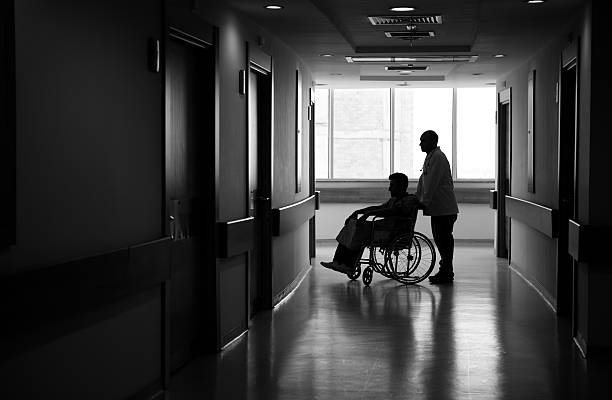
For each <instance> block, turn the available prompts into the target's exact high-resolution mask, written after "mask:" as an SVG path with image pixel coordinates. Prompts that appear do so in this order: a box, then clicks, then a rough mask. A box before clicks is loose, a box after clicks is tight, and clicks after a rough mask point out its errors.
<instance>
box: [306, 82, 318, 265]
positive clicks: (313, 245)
mask: <svg viewBox="0 0 612 400" xmlns="http://www.w3.org/2000/svg"><path fill="white" fill-rule="evenodd" d="M309 93H310V101H309V104H308V160H309V162H308V168H309V169H308V171H309V173H308V176H309V189H310V190H309V193H308V194H309V195H310V196H312V195H314V194H315V190H316V187H315V172H314V171H315V150H314V149H315V111H316V109H315V108H316V107H315V102H314V101H315V96H314V88H310V90H309ZM316 231H317V230H316V219H315V218H311V219H310V222H309V237H310V261H311V263H312V260H313V259H314V258H315V257H316V256H317V254H316V251H317V250H316V249H317V242H316V240H317V238H316Z"/></svg>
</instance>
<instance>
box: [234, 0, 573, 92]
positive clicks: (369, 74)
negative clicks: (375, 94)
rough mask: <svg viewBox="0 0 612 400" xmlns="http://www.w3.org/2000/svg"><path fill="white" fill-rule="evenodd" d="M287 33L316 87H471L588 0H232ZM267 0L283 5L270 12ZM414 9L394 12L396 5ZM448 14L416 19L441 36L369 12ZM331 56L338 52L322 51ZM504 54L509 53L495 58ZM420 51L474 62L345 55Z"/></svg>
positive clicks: (538, 43) (549, 34) (511, 64)
mask: <svg viewBox="0 0 612 400" xmlns="http://www.w3.org/2000/svg"><path fill="white" fill-rule="evenodd" d="M226 2H227V3H228V4H229V5H230V6H231V7H233V8H234V9H236V10H237V11H239V12H241V13H243V14H245V15H246V16H247V17H248V18H249V19H251V20H253V21H255V22H256V23H257V24H259V25H260V26H261V27H263V28H264V29H265V30H267V31H269V32H270V33H273V34H274V35H275V36H277V37H279V38H281V39H282V40H283V41H284V42H285V43H286V44H287V45H289V46H290V47H292V48H293V49H294V50H295V51H296V52H297V54H298V55H299V57H300V58H301V59H302V60H303V61H304V62H305V63H306V64H307V65H308V67H309V68H310V70H311V71H312V73H313V79H314V81H315V83H316V84H317V85H320V86H323V87H324V86H326V85H327V86H329V87H394V86H396V85H403V86H411V87H423V86H427V87H449V86H457V87H465V86H484V85H487V84H489V85H491V84H492V83H494V82H495V80H496V79H501V78H502V77H503V76H504V75H506V74H507V73H509V72H510V71H512V70H513V69H514V68H516V67H518V66H519V65H521V64H523V63H524V62H525V61H527V60H528V59H529V57H530V56H532V55H533V54H534V53H535V52H537V50H538V49H540V48H542V47H543V46H544V45H546V44H547V42H548V41H550V40H551V39H553V38H554V37H556V36H558V35H559V34H561V33H562V32H563V30H564V28H565V27H566V26H567V25H568V24H569V23H571V22H572V20H573V18H574V17H575V16H576V13H577V12H578V10H579V7H580V5H581V3H583V2H584V0H548V1H546V2H544V3H542V4H528V3H526V2H525V1H524V0H406V1H402V0H395V1H389V0H269V1H266V0H226ZM267 4H278V5H281V6H283V7H284V8H283V9H282V10H267V9H265V8H264V6H265V5H267ZM396 6H409V7H414V8H415V11H411V12H394V11H390V10H389V8H390V7H396ZM410 15H412V16H415V15H416V16H430V15H439V16H441V17H442V23H441V24H420V23H416V24H413V28H412V29H414V30H417V31H434V34H435V36H433V37H425V38H421V39H417V40H412V41H411V40H402V39H398V38H389V37H387V36H386V35H385V31H398V32H404V31H405V32H408V29H407V25H406V24H403V25H394V26H373V25H372V24H371V23H370V21H369V19H368V16H410ZM322 54H332V55H333V56H332V57H322V56H321V55H322ZM495 54H504V55H505V57H503V58H495V57H493V56H494V55H495ZM370 55H371V56H393V57H402V56H403V57H415V56H432V55H454V56H459V55H476V56H478V58H477V60H476V61H474V62H443V63H431V62H410V63H401V64H392V63H376V64H374V65H359V64H356V63H348V62H347V60H346V58H345V57H346V56H370ZM388 65H403V66H407V65H421V66H423V65H426V66H428V68H427V70H425V71H413V72H403V73H400V72H398V71H386V70H385V66H388Z"/></svg>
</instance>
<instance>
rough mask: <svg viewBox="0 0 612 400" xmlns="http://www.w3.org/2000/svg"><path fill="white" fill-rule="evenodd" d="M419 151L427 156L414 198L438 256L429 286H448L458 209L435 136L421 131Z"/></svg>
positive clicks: (448, 173) (450, 276)
mask: <svg viewBox="0 0 612 400" xmlns="http://www.w3.org/2000/svg"><path fill="white" fill-rule="evenodd" d="M419 146H421V151H423V152H424V153H427V156H426V157H425V162H424V163H423V169H422V170H421V171H422V173H421V177H420V178H419V184H418V186H417V191H416V196H417V198H418V199H419V202H420V203H421V207H422V208H423V214H425V215H429V216H431V231H432V233H433V237H434V241H435V242H436V246H437V247H438V252H439V253H440V270H439V271H438V273H437V274H435V275H432V276H430V277H429V281H430V282H431V283H433V284H441V283H452V282H453V279H454V276H455V273H454V272H453V252H454V248H455V239H454V238H453V225H454V224H455V221H457V214H458V213H459V208H458V207H457V199H456V198H455V192H454V187H453V176H452V174H451V169H450V165H449V163H448V159H447V158H446V156H445V155H444V153H443V152H442V150H440V147H438V134H437V133H436V132H434V131H431V130H429V131H425V132H423V134H422V135H421V143H420V144H419Z"/></svg>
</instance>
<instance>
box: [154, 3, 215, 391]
mask: <svg viewBox="0 0 612 400" xmlns="http://www.w3.org/2000/svg"><path fill="white" fill-rule="evenodd" d="M170 40H179V41H181V42H184V43H187V44H189V45H192V46H196V47H202V48H206V49H209V50H210V52H211V57H212V60H211V68H212V70H213V75H214V76H213V77H212V86H213V87H214V93H213V94H212V96H211V101H212V102H213V103H214V104H213V108H214V109H213V111H212V113H211V114H212V116H213V121H212V124H213V135H212V138H211V141H213V142H214V143H213V146H212V147H213V150H212V152H213V153H214V160H212V163H211V165H210V167H212V169H213V171H212V176H211V178H212V179H211V180H212V181H213V187H212V188H211V189H209V190H208V193H209V195H208V197H207V199H206V202H207V203H211V204H212V207H203V210H202V214H201V219H202V221H203V223H202V227H201V228H202V235H203V236H205V237H206V238H208V239H209V242H208V243H207V246H206V248H207V251H206V252H205V256H206V257H210V263H211V264H212V265H215V266H216V251H215V249H216V248H217V242H218V238H217V230H216V224H215V223H216V221H217V219H218V215H219V201H218V195H219V190H218V188H219V134H220V132H219V119H220V115H219V104H220V103H219V94H220V89H219V87H220V77H219V30H218V28H217V27H215V26H213V25H210V24H209V23H207V22H206V21H204V20H203V19H201V18H200V17H199V16H198V15H197V14H195V13H192V12H190V11H189V10H183V9H180V8H177V7H172V6H168V7H166V11H165V26H164V34H163V39H162V40H161V48H160V53H161V55H162V56H161V62H160V70H161V71H160V72H161V73H162V76H163V77H164V84H163V85H162V99H161V107H162V111H163V117H164V129H163V132H162V138H161V140H162V153H161V158H162V168H161V179H162V185H161V187H162V208H161V228H162V231H163V232H164V234H167V236H170V233H171V232H170V230H171V227H170V223H169V218H168V215H169V213H170V211H171V210H170V209H169V201H168V193H167V185H166V150H167V148H166V123H167V122H166V121H167V115H166V94H167V93H166V81H165V79H166V58H167V48H168V42H169V41H170ZM207 271H208V275H206V276H205V281H206V282H205V283H204V284H205V286H206V291H207V293H206V298H205V300H204V302H205V303H208V305H205V307H206V313H207V315H206V318H207V320H206V326H208V327H209V328H210V330H207V331H206V332H210V337H208V334H207V333H206V332H205V336H206V337H203V340H202V341H203V343H204V345H205V348H204V349H203V350H204V351H205V352H207V353H208V352H211V353H212V352H216V351H218V350H219V349H220V343H221V339H220V332H219V326H220V315H219V304H220V299H219V272H218V269H217V268H216V267H215V268H207ZM170 295H171V293H170V281H168V282H166V283H165V284H164V285H163V286H162V308H163V310H162V324H163V331H162V336H163V337H162V342H163V343H162V356H163V364H162V365H163V367H162V368H163V371H162V373H163V386H164V388H167V387H168V385H169V384H170V374H171V372H172V371H171V365H170V361H171V348H170V315H171V302H170Z"/></svg>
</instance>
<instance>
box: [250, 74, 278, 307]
mask: <svg viewBox="0 0 612 400" xmlns="http://www.w3.org/2000/svg"><path fill="white" fill-rule="evenodd" d="M248 81H249V83H248V120H249V122H248V124H249V129H248V132H249V133H248V135H249V139H248V147H249V151H248V154H249V162H248V165H249V172H248V176H249V216H252V217H254V219H255V246H254V249H253V250H252V251H251V252H250V254H249V269H248V271H249V279H248V281H249V296H248V299H249V318H253V317H254V316H255V314H256V313H257V312H258V311H259V310H261V309H264V308H271V307H272V281H271V265H270V264H271V221H270V219H271V211H270V206H271V202H270V196H271V184H270V183H271V165H270V164H271V158H270V157H271V145H272V142H271V132H272V131H271V128H272V123H271V122H272V119H271V116H272V115H271V111H272V80H271V76H270V71H267V70H265V69H263V68H261V67H258V66H257V65H254V64H252V65H251V66H250V68H249V78H248Z"/></svg>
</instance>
